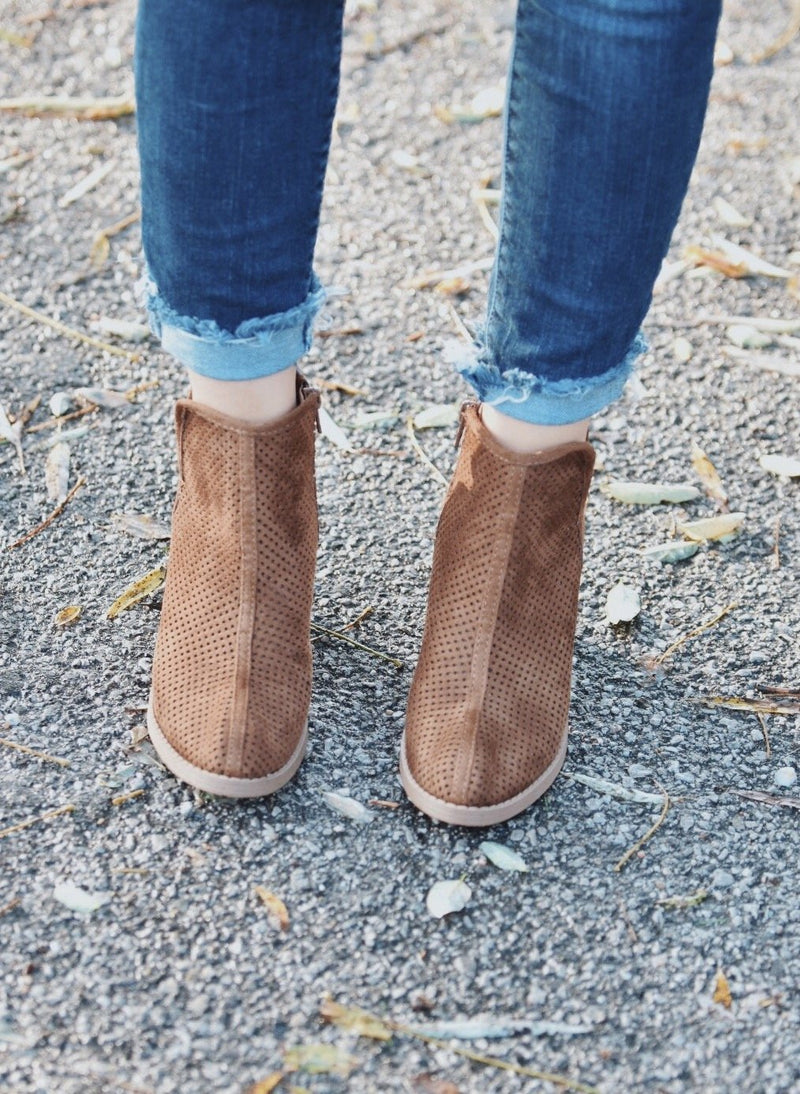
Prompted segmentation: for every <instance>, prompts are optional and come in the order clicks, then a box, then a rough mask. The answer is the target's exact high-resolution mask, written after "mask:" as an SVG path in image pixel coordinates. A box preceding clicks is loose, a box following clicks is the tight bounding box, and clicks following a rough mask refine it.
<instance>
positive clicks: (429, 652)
mask: <svg viewBox="0 0 800 1094" xmlns="http://www.w3.org/2000/svg"><path fill="white" fill-rule="evenodd" d="M462 415H463V418H462V421H463V426H464V431H463V441H462V447H461V451H460V454H459V459H458V462H457V465H456V470H455V473H454V476H453V480H452V482H451V484H450V488H449V490H448V493H447V497H446V499H445V503H444V507H443V509H442V514H441V518H440V520H439V527H438V530H437V534H436V543H435V548H434V558H433V571H432V576H431V584H430V591H429V597H428V613H427V618H426V625H425V633H424V637H423V642H422V649H421V652H420V658H419V663H418V665H417V670H416V672H415V675H414V680H413V682H412V686H411V693H410V695H409V702H408V712H407V721H406V755H407V757H408V763H409V767H410V770H411V773H412V775H413V777H414V778H415V779H416V781H417V782H418V784H419V785H420V786H421V787H422V788H423V789H424V790H425V791H427V792H428V793H429V794H431V795H433V796H434V797H436V798H438V799H439V800H440V801H443V802H449V803H451V804H454V805H466V806H477V807H481V806H489V805H496V804H499V803H501V802H505V801H507V800H508V799H510V798H513V797H514V796H516V795H517V794H519V793H521V792H522V791H523V790H525V789H526V787H528V786H530V785H531V784H532V783H533V782H534V781H535V780H536V779H537V778H539V776H540V775H541V774H542V773H543V772H544V771H545V769H546V768H547V767H548V766H549V765H550V763H551V762H552V761H553V760H554V758H555V757H556V755H557V753H558V750H559V747H560V745H561V743H562V742H563V740H564V737H565V734H566V731H567V713H568V708H569V693H570V678H571V669H572V648H573V641H574V633H575V623H576V617H577V604H578V585H579V582H580V574H581V561H582V542H583V510H584V506H585V502H586V496H587V493H588V489H589V484H590V481H591V475H592V468H593V466H594V452H593V450H592V448H591V446H590V445H589V444H585V443H574V444H567V445H561V446H559V447H558V448H556V449H552V450H550V451H547V452H542V453H536V454H534V455H530V456H518V455H515V454H513V453H511V452H509V451H507V450H506V449H504V448H502V447H501V446H500V445H499V444H498V443H497V441H495V440H494V438H493V437H492V436H491V434H489V433H488V431H487V430H486V428H485V427H484V425H483V423H482V422H481V420H480V417H479V414H478V410H477V407H475V406H473V405H468V406H467V407H465V408H464V410H463V411H462Z"/></svg>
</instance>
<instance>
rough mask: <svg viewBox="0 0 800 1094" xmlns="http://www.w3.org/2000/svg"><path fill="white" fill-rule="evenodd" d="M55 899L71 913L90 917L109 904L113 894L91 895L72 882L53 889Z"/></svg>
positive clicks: (63, 883)
mask: <svg viewBox="0 0 800 1094" xmlns="http://www.w3.org/2000/svg"><path fill="white" fill-rule="evenodd" d="M53 899H54V900H57V901H58V902H59V904H63V905H64V907H65V908H69V909H70V911H73V912H80V913H81V914H83V915H90V914H91V913H92V912H96V911H97V909H98V908H102V906H103V905H104V904H108V902H109V900H111V893H90V892H87V890H86V889H81V888H80V887H79V886H77V885H75V884H74V883H73V882H71V881H63V882H60V883H59V884H58V885H56V887H55V888H54V889H53Z"/></svg>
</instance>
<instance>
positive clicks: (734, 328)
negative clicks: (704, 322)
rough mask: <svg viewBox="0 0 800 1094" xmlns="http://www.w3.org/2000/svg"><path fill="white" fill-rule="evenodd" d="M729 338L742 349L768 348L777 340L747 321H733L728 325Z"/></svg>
mask: <svg viewBox="0 0 800 1094" xmlns="http://www.w3.org/2000/svg"><path fill="white" fill-rule="evenodd" d="M728 340H729V341H730V342H733V344H734V346H739V348H740V349H767V347H768V346H771V345H772V344H773V342H774V341H775V339H774V338H772V337H771V336H770V335H769V334H767V333H766V332H765V331H760V330H759V329H758V328H757V327H751V326H748V324H747V323H733V324H732V325H731V326H730V327H728Z"/></svg>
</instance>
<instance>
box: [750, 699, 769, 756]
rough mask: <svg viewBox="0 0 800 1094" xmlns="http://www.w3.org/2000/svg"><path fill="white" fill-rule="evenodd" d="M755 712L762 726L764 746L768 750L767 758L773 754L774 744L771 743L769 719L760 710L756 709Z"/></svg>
mask: <svg viewBox="0 0 800 1094" xmlns="http://www.w3.org/2000/svg"><path fill="white" fill-rule="evenodd" d="M753 713H754V714H755V716H756V718H758V724H759V725H760V726H761V733H762V735H763V737H764V748H765V749H766V752H767V759H769V758H770V756H771V755H772V746H771V745H770V743H769V730H768V729H767V719H766V718H765V717H764V715H763V714H762V713H761V711H760V710H756V711H754V712H753Z"/></svg>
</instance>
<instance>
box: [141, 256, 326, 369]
mask: <svg viewBox="0 0 800 1094" xmlns="http://www.w3.org/2000/svg"><path fill="white" fill-rule="evenodd" d="M145 295H146V305H147V311H148V315H149V318H150V326H151V327H152V330H153V333H154V334H155V335H156V336H157V337H158V338H160V339H161V345H162V347H163V349H164V350H165V351H166V352H167V353H169V354H171V355H172V356H173V357H175V358H177V360H178V361H180V362H181V363H182V364H184V365H186V367H187V368H190V369H192V370H193V371H194V372H198V373H200V375H201V376H208V377H210V378H211V379H213V380H256V379H259V378H260V377H262V376H271V375H272V374H273V373H275V372H281V371H282V370H283V369H285V368H289V367H290V366H291V365H293V364H294V363H295V361H297V360H298V359H299V358H300V357H302V356H303V354H304V353H307V352H308V349H309V348H310V346H311V338H312V334H313V326H314V319H315V317H316V315H317V312H318V311H319V309H320V308H321V307H322V305H323V303H324V302H325V299H326V296H327V293H326V290H325V289H324V288H323V287H322V286H321V284H320V282H319V280H318V279H317V278H316V276H315V277H314V278H313V279H312V283H311V287H310V289H309V293H308V296H307V297H306V299H305V300H304V301H303V302H302V303H301V304H298V305H297V306H296V307H294V308H290V309H289V310H288V311H285V312H279V313H278V314H275V315H267V316H264V317H261V318H254V319H247V320H245V322H243V323H240V324H239V326H238V327H237V328H236V330H235V331H228V330H224V329H223V328H222V327H220V326H219V325H218V324H217V323H216V322H215V321H214V320H213V319H195V318H193V317H192V316H188V315H179V314H178V313H177V312H176V311H175V310H174V309H173V308H171V307H170V306H169V304H167V303H166V301H165V300H164V299H163V298H162V297H161V296H160V295H159V293H158V290H157V289H156V288H155V287H154V286H152V284H150V285H149V286H147V287H146V290H145Z"/></svg>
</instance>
